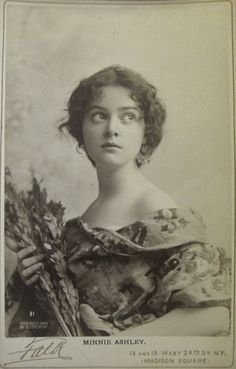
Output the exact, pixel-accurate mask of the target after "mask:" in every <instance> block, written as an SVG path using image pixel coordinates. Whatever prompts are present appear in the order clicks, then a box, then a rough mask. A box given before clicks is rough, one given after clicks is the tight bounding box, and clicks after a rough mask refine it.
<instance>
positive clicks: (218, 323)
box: [117, 306, 230, 336]
mask: <svg viewBox="0 0 236 369" xmlns="http://www.w3.org/2000/svg"><path fill="white" fill-rule="evenodd" d="M229 328H230V317H229V310H228V308H226V307H224V306H212V307H205V308H182V309H181V308H178V309H174V310H172V311H170V312H169V313H167V314H165V315H163V316H162V317H160V318H158V319H156V320H153V321H152V322H149V323H146V324H143V325H140V326H138V327H131V328H128V329H126V330H125V331H123V332H120V333H119V334H117V335H119V336H218V335H228V334H229Z"/></svg>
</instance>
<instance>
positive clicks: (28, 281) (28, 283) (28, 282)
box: [25, 274, 39, 286]
mask: <svg viewBox="0 0 236 369" xmlns="http://www.w3.org/2000/svg"><path fill="white" fill-rule="evenodd" d="M38 279H39V275H38V274H35V275H34V276H33V277H31V278H30V279H27V281H25V284H26V285H27V286H30V285H32V284H33V283H35V282H37V280H38Z"/></svg>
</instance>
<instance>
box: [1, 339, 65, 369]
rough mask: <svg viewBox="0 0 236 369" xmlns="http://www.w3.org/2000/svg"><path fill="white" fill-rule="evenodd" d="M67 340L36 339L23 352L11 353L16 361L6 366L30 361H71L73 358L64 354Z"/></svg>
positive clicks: (5, 364)
mask: <svg viewBox="0 0 236 369" xmlns="http://www.w3.org/2000/svg"><path fill="white" fill-rule="evenodd" d="M66 343H67V340H66V338H62V337H58V338H57V337H54V338H53V339H52V338H37V337H34V338H33V339H32V340H31V341H30V342H29V343H27V344H26V345H25V346H24V347H23V349H22V350H19V351H12V352H9V353H8V354H9V355H13V357H14V359H13V360H14V361H11V362H7V363H4V366H9V365H12V364H16V363H24V362H27V361H28V362H29V361H31V362H32V361H39V360H53V359H61V360H71V359H72V357H71V356H66V355H65V354H63V350H64V349H65V347H66Z"/></svg>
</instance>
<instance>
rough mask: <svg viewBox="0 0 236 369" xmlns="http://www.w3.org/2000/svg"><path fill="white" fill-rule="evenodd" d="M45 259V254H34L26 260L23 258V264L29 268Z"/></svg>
mask: <svg viewBox="0 0 236 369" xmlns="http://www.w3.org/2000/svg"><path fill="white" fill-rule="evenodd" d="M42 260H43V255H42V254H37V255H34V256H31V257H29V258H25V259H24V260H22V262H21V264H22V266H23V268H29V267H31V266H32V265H33V264H36V263H38V262H39V261H42Z"/></svg>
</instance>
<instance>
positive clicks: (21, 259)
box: [17, 246, 43, 286]
mask: <svg viewBox="0 0 236 369" xmlns="http://www.w3.org/2000/svg"><path fill="white" fill-rule="evenodd" d="M35 250H36V247H35V246H29V247H25V248H24V249H21V250H20V251H18V252H17V268H18V273H19V275H20V277H21V279H22V280H23V281H24V283H25V284H26V286H31V285H32V284H34V283H35V282H36V281H37V280H38V278H39V275H38V274H37V271H38V270H39V269H40V268H41V266H42V265H43V264H42V263H41V261H42V260H43V255H42V254H37V255H35V254H34V253H35Z"/></svg>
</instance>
